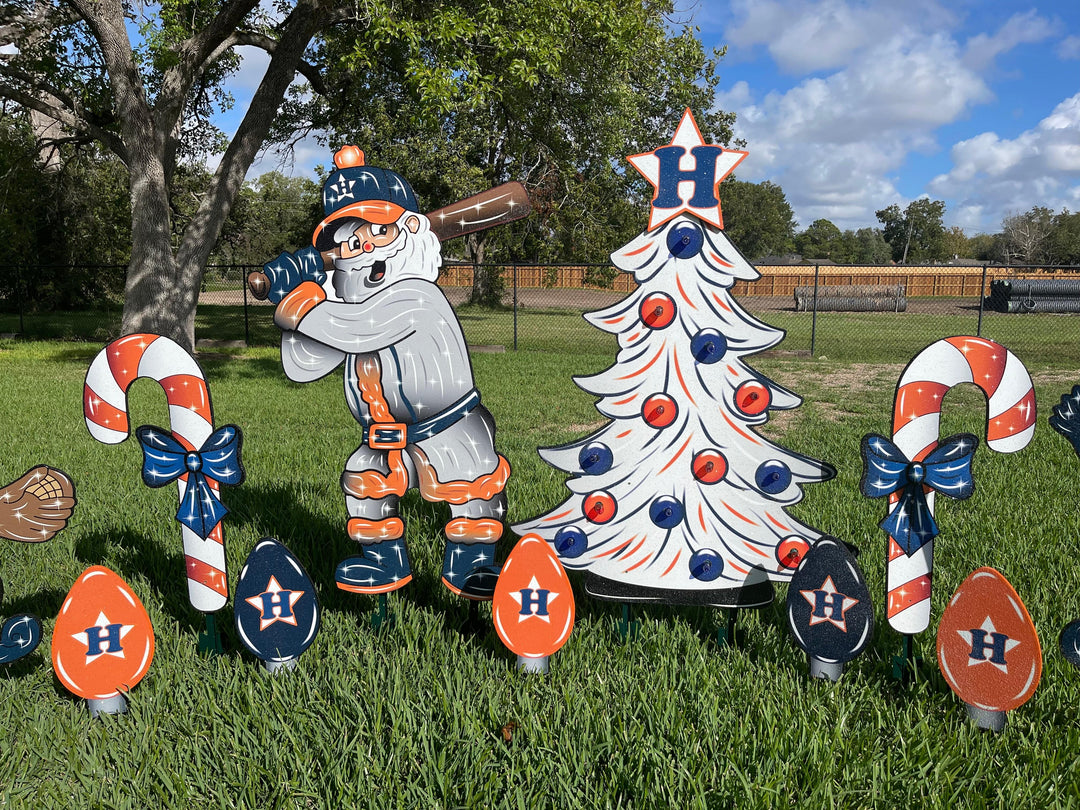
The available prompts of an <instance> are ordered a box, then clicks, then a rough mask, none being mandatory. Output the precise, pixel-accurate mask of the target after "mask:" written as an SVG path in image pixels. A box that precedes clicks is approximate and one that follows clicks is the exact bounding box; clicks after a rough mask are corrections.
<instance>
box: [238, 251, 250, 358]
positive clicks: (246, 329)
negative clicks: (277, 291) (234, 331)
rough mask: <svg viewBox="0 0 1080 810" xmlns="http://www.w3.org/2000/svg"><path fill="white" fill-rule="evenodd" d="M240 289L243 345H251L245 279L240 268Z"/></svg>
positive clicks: (242, 269)
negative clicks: (242, 306)
mask: <svg viewBox="0 0 1080 810" xmlns="http://www.w3.org/2000/svg"><path fill="white" fill-rule="evenodd" d="M240 289H242V290H243V291H244V344H245V345H247V346H250V345H251V332H250V330H249V327H248V297H247V279H246V278H244V268H243V267H241V268H240Z"/></svg>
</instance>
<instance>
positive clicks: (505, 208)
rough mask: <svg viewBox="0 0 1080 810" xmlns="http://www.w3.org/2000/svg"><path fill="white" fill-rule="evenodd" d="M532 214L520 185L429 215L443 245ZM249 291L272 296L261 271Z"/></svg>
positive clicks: (327, 259) (326, 256) (251, 278)
mask: <svg viewBox="0 0 1080 810" xmlns="http://www.w3.org/2000/svg"><path fill="white" fill-rule="evenodd" d="M531 210H532V208H531V206H530V204H529V195H528V193H527V192H526V191H525V187H524V186H523V185H521V183H518V182H517V181H511V182H509V183H503V184H502V185H498V186H495V187H493V188H489V189H488V190H487V191H481V192H480V193H479V194H473V195H472V196H471V197H466V198H465V199H463V200H458V201H457V202H455V203H451V204H450V205H446V206H443V207H442V208H437V209H435V210H434V211H432V212H431V213H429V214H427V215H426V216H427V218H428V220H429V221H430V222H431V230H432V233H434V234H435V235H436V236H437V237H439V241H440V242H445V241H447V240H448V239H456V238H457V237H459V236H465V235H466V234H470V233H475V232H476V231H483V230H486V229H488V228H494V227H495V226H496V225H503V224H505V223H507V222H513V221H514V220H518V219H522V218H523V217H527V216H528V215H529V212H530V211H531ZM334 252H335V251H334V250H328V251H323V253H322V256H323V262H324V263H325V264H332V261H333V256H332V255H331V254H333V253H334ZM247 283H248V289H250V290H251V294H252V295H254V296H255V297H256V298H258V299H259V300H260V301H261V300H263V299H265V298H266V296H267V295H268V294H269V292H270V282H269V280H268V279H267V278H266V274H265V273H263V272H262V271H261V270H255V271H253V272H251V273H248V277H247Z"/></svg>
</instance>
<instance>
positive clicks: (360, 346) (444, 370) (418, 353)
mask: <svg viewBox="0 0 1080 810" xmlns="http://www.w3.org/2000/svg"><path fill="white" fill-rule="evenodd" d="M281 361H282V365H283V367H284V369H285V373H286V375H287V376H288V377H289V379H291V380H294V381H296V382H310V381H312V380H317V379H320V378H322V377H324V376H326V375H327V374H329V373H330V372H332V371H333V370H334V369H335V368H337V367H338V366H339V365H341V364H342V362H343V361H344V363H345V374H344V377H345V398H346V401H347V402H348V405H349V410H350V411H351V412H352V414H353V416H354V417H355V418H356V420H357V421H358V422H360V423H361V424H362V425H365V426H367V425H370V424H372V422H373V421H380V422H381V421H385V420H383V419H380V420H374V419H373V417H372V414H371V411H370V407H369V403H368V402H366V401H365V400H364V398H363V395H362V391H361V383H362V381H363V380H364V379H367V378H370V377H371V376H372V375H373V374H377V375H378V378H379V380H380V385H381V389H382V396H383V397H384V398H385V400H386V404H387V406H388V408H389V410H390V415H391V416H392V417H393V421H395V422H400V423H403V424H406V425H415V424H417V423H419V422H424V421H426V420H430V419H433V418H435V417H438V416H439V415H440V414H444V413H446V412H447V411H448V410H452V409H453V407H454V406H455V405H457V404H459V403H462V402H465V403H466V405H467V404H468V402H469V399H470V398H471V397H477V398H478V396H479V395H478V394H477V393H476V391H475V386H474V383H473V376H472V367H471V365H470V363H469V356H468V351H467V349H466V346H465V339H464V337H463V335H462V334H461V327H460V326H459V325H458V321H457V318H456V317H455V315H454V311H453V309H452V308H451V306H450V302H449V301H447V300H446V296H445V295H443V293H442V291H441V290H440V289H439V288H438V286H437V285H436V284H433V283H431V282H430V281H425V280H423V279H418V278H407V279H403V280H401V281H399V282H396V283H394V284H391V285H390V286H389V287H387V288H386V289H384V290H380V291H378V292H376V293H374V294H373V295H371V296H370V297H369V298H367V299H365V300H363V301H361V302H359V303H346V302H342V301H332V300H327V301H323V302H321V303H319V304H317V305H316V306H314V307H313V308H312V309H311V310H310V311H308V312H307V313H306V314H305V315H304V317H303V318H302V319H301V320H300V322H299V323H298V324H297V325H296V329H295V330H285V331H283V332H282V336H281ZM375 364H377V366H376V365H375ZM410 444H416V445H418V446H420V447H421V448H422V449H423V451H424V453H425V454H426V455H427V457H428V459H429V460H430V462H431V464H432V466H433V467H434V468H435V471H436V472H437V473H438V475H439V478H440V479H441V480H443V481H445V480H448V478H452V479H464V480H473V479H475V478H477V477H478V476H481V475H485V474H488V473H490V472H492V471H493V470H494V469H495V467H496V465H497V464H498V456H497V455H496V453H495V450H494V421H493V420H492V418H491V415H490V414H489V413H488V412H487V409H485V408H484V407H483V406H482V405H476V406H475V407H471V408H467V412H466V413H465V414H464V415H463V416H462V417H461V418H460V419H458V420H456V421H453V422H452V424H450V425H448V426H446V427H442V428H441V429H439V430H437V431H433V432H432V433H431V435H430V438H426V439H424V438H417V440H416V441H415V442H410ZM365 451H369V452H365ZM358 453H360V454H361V455H364V456H365V457H367V458H369V459H370V461H369V462H368V463H361V464H359V465H357V466H359V467H362V468H367V469H374V468H379V467H382V466H383V462H382V461H381V459H382V458H383V457H384V455H385V454H384V453H382V452H380V451H378V450H372V449H371V448H360V450H359V451H358ZM359 461H360V459H353V460H350V465H349V466H350V468H352V469H356V468H357V467H356V466H354V462H359Z"/></svg>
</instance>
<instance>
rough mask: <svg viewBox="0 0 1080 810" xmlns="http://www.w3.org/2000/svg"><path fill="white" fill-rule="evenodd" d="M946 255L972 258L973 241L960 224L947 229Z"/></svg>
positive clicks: (951, 257)
mask: <svg viewBox="0 0 1080 810" xmlns="http://www.w3.org/2000/svg"><path fill="white" fill-rule="evenodd" d="M945 256H946V258H948V259H970V258H972V256H971V242H970V240H969V239H968V238H967V236H966V235H965V234H964V229H963V228H961V227H960V226H959V225H953V226H952V227H951V228H949V229H948V230H947V231H945Z"/></svg>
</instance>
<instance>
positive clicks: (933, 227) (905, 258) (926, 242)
mask: <svg viewBox="0 0 1080 810" xmlns="http://www.w3.org/2000/svg"><path fill="white" fill-rule="evenodd" d="M876 216H877V218H878V221H879V222H880V223H881V224H882V226H883V234H882V235H883V236H884V238H885V241H886V242H888V243H889V246H890V247H891V248H892V257H893V261H896V262H899V263H900V264H909V263H910V264H925V263H929V262H940V261H943V260H944V259H945V258H946V256H947V255H948V254H947V253H946V245H945V226H944V224H943V223H942V218H943V217H944V216H945V203H944V202H942V201H941V200H931V199H929V198H926V197H924V198H922V199H919V200H915V201H914V202H912V203H910V204H909V205H908V207H907V208H905V209H903V211H901V210H900V206H899V205H897V204H895V203H893V204H892V205H890V206H889V207H888V208H883V209H881V210H880V211H878V212H876Z"/></svg>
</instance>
